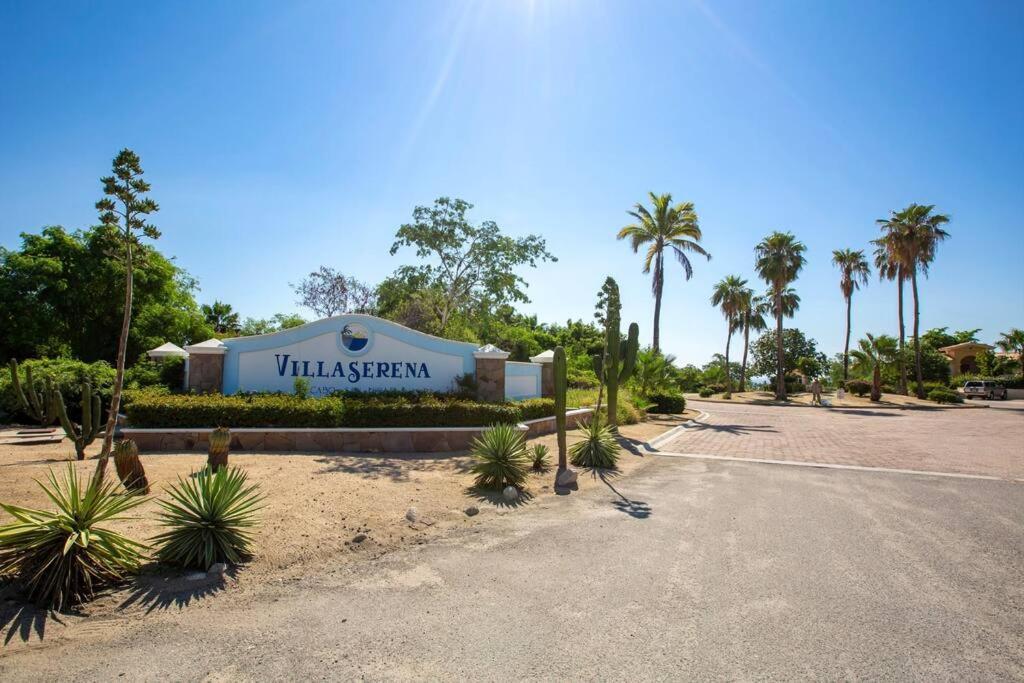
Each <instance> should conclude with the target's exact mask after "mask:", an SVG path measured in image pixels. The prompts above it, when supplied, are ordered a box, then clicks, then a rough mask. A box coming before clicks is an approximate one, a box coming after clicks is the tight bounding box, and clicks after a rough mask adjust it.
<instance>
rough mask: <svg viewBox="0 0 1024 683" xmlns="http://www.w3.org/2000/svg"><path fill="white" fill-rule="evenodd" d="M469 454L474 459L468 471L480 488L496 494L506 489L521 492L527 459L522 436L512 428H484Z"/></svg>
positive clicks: (524, 481)
mask: <svg viewBox="0 0 1024 683" xmlns="http://www.w3.org/2000/svg"><path fill="white" fill-rule="evenodd" d="M472 453H473V457H474V458H475V459H476V462H475V463H474V464H473V467H472V472H473V474H475V475H476V485H477V486H479V487H480V488H484V489H495V490H499V491H500V490H501V489H503V488H505V487H506V486H515V487H516V488H518V489H521V488H523V486H525V485H526V479H527V477H528V476H529V468H530V458H529V457H528V456H527V454H526V443H525V441H524V440H523V433H522V432H521V431H519V430H518V429H517V428H516V426H515V425H511V424H497V425H494V426H493V427H490V428H488V429H487V430H486V431H484V432H483V433H482V434H481V435H480V436H478V437H477V438H476V439H475V440H474V441H473V450H472Z"/></svg>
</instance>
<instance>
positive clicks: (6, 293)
mask: <svg viewBox="0 0 1024 683" xmlns="http://www.w3.org/2000/svg"><path fill="white" fill-rule="evenodd" d="M21 239H22V243H21V246H20V247H19V248H18V249H10V250H8V249H3V248H0V328H2V329H3V334H0V358H2V359H4V360H6V359H8V358H32V357H74V358H80V359H82V360H84V361H87V362H94V361H97V360H105V361H108V362H111V363H113V361H114V359H115V357H116V354H117V341H118V330H119V329H120V325H121V322H122V320H121V318H122V311H121V306H120V305H115V306H111V305H110V302H111V301H115V302H117V301H119V300H120V299H121V298H122V296H123V288H124V284H123V282H124V275H125V266H124V263H123V261H122V260H120V259H111V258H110V256H109V255H110V254H111V253H112V252H119V251H120V247H121V241H120V238H119V237H118V235H117V233H115V232H113V231H111V230H109V229H107V228H104V227H102V226H100V227H96V228H90V229H89V230H85V231H75V232H67V231H65V230H64V229H63V228H61V227H58V226H51V227H48V228H44V229H43V230H42V231H41V233H40V234H31V233H23V234H22V235H21ZM135 257H136V258H135V259H134V287H133V296H132V325H131V329H130V331H129V336H128V352H127V354H128V357H129V358H138V357H139V355H140V354H141V353H142V352H144V351H146V350H148V349H151V348H153V347H154V346H159V345H160V344H162V343H163V342H165V341H167V340H172V341H174V342H175V343H177V344H189V343H193V342H196V341H202V340H203V339H209V338H210V337H211V336H213V329H212V328H211V327H210V326H209V325H207V324H206V321H205V320H204V319H203V316H202V314H201V313H200V312H199V307H198V305H197V304H196V302H195V298H194V294H195V291H196V282H195V280H194V279H193V278H192V277H190V276H189V275H188V273H186V272H185V271H183V270H181V269H180V268H178V267H177V266H175V265H174V264H173V263H172V262H171V261H170V260H168V259H167V258H165V257H164V256H163V255H161V254H160V253H159V252H157V251H156V250H154V249H153V248H152V247H150V246H147V245H143V244H139V245H136V249H135Z"/></svg>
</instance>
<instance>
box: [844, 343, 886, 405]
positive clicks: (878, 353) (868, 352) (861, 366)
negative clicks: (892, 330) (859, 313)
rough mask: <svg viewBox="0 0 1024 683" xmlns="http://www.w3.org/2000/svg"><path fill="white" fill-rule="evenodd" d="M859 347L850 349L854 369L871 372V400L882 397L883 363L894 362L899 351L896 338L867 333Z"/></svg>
mask: <svg viewBox="0 0 1024 683" xmlns="http://www.w3.org/2000/svg"><path fill="white" fill-rule="evenodd" d="M858 346H860V348H859V349H854V350H853V351H850V355H851V356H852V357H853V360H854V369H855V370H857V371H859V372H861V373H864V374H866V373H868V372H870V373H871V400H872V401H880V400H881V399H882V365H884V364H886V363H890V362H892V359H893V357H894V356H895V355H896V353H897V346H896V340H895V339H893V338H892V337H889V336H886V335H884V334H883V335H882V336H880V337H875V336H874V335H872V334H868V335H867V339H861V340H860V342H859V344H858Z"/></svg>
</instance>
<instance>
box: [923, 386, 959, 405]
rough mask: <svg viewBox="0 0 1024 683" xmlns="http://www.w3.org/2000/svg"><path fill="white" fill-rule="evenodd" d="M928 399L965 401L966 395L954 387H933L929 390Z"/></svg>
mask: <svg viewBox="0 0 1024 683" xmlns="http://www.w3.org/2000/svg"><path fill="white" fill-rule="evenodd" d="M928 400H929V401H935V402H936V403H963V402H964V397H963V396H961V395H960V394H958V393H957V392H955V391H953V390H952V389H932V390H931V391H929V392H928Z"/></svg>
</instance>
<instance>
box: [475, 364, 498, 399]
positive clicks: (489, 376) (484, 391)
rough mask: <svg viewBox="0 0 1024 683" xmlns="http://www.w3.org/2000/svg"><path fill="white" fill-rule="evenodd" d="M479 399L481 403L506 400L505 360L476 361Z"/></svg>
mask: <svg viewBox="0 0 1024 683" xmlns="http://www.w3.org/2000/svg"><path fill="white" fill-rule="evenodd" d="M476 386H477V393H476V395H477V398H478V399H480V400H481V401H491V402H500V401H504V400H505V359H504V358H477V359H476Z"/></svg>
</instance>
